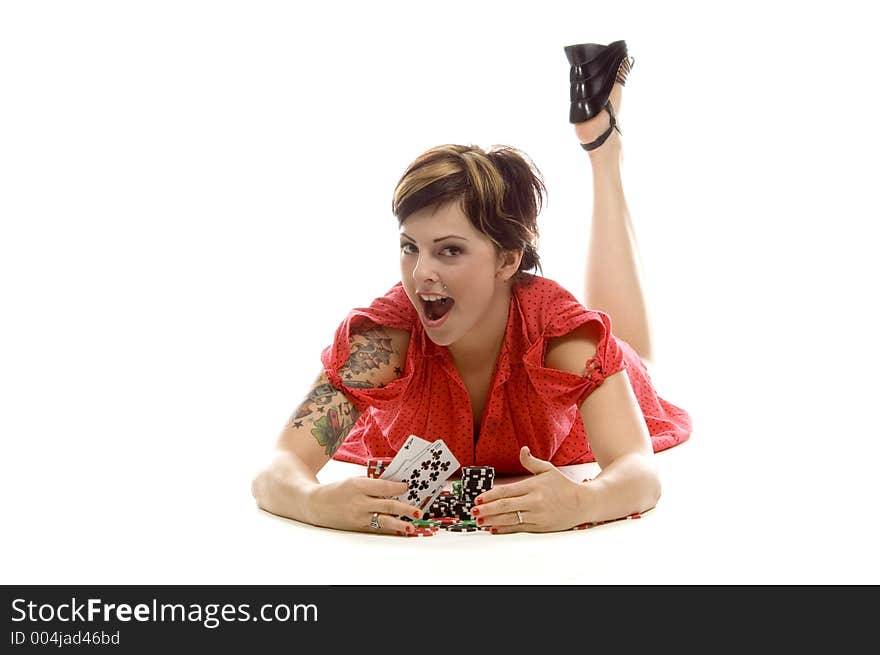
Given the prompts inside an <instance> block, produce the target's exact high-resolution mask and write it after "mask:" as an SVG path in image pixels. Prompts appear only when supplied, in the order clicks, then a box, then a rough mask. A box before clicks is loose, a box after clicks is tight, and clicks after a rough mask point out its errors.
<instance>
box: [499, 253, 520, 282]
mask: <svg viewBox="0 0 880 655" xmlns="http://www.w3.org/2000/svg"><path fill="white" fill-rule="evenodd" d="M522 258H523V249H522V248H517V249H516V250H502V251H501V252H500V253H498V270H497V271H496V272H495V277H496V278H498V279H499V280H501V281H502V282H505V281H507V280H509V279H510V278H511V277H513V276H514V275H515V274H516V272H517V270H519V263H520V262H521V261H522Z"/></svg>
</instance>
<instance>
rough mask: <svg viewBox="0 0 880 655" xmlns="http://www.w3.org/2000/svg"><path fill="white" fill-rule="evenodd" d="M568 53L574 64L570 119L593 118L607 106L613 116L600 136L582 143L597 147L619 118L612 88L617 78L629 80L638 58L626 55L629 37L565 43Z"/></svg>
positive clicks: (621, 82)
mask: <svg viewBox="0 0 880 655" xmlns="http://www.w3.org/2000/svg"><path fill="white" fill-rule="evenodd" d="M564 50H565V56H566V58H567V59H568V63H569V64H570V65H571V71H570V73H569V81H570V82H571V110H570V111H569V114H568V121H569V122H570V123H582V122H583V121H588V120H590V119H591V118H594V117H595V116H596V115H598V113H599V112H600V111H602V110H603V109H605V110H606V111H607V112H608V114H609V115H610V116H611V126H610V127H609V128H608V129H607V130H606V131H605V132H604V133H603V134H602V136H600V137H599V138H598V139H596V140H595V141H593V142H591V143H582V144H581V147H582V148H583V149H584V150H595V149H596V148H598V147H599V146H601V145H602V144H603V143H605V140H606V139H607V138H608V137H609V136H611V130H617V133H618V134H621V135H622V134H623V132H621V131H620V128H619V127H617V118H616V117H615V116H614V107H613V106H612V105H611V100H610V99H609V97H610V96H611V88H612V87H613V86H614V83H615V82H619V83H620V84H621V85H624V86H625V84H626V76H627V75H629V72H630V71H631V70H632V67H633V64H635V61H636V60H635V58H633V57H629V56H627V51H626V41H613V42H612V43H609V44H608V45H600V44H598V43H578V44H575V45H569V46H565V48H564Z"/></svg>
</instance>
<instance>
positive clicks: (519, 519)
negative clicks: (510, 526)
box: [516, 510, 522, 525]
mask: <svg viewBox="0 0 880 655" xmlns="http://www.w3.org/2000/svg"><path fill="white" fill-rule="evenodd" d="M516 520H517V521H519V524H520V525H522V514H521V513H520V511H519V510H516Z"/></svg>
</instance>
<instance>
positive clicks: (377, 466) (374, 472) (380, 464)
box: [367, 457, 393, 478]
mask: <svg viewBox="0 0 880 655" xmlns="http://www.w3.org/2000/svg"><path fill="white" fill-rule="evenodd" d="M392 459H393V458H392V457H371V458H370V459H369V460H367V477H368V478H381V477H382V474H383V473H384V472H385V469H386V468H388V465H389V464H390V463H391V460H392Z"/></svg>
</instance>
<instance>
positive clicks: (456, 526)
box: [446, 523, 483, 532]
mask: <svg viewBox="0 0 880 655" xmlns="http://www.w3.org/2000/svg"><path fill="white" fill-rule="evenodd" d="M446 531H447V532H483V528H480V527H477V526H476V525H464V524H463V523H453V524H452V525H448V526H446Z"/></svg>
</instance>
